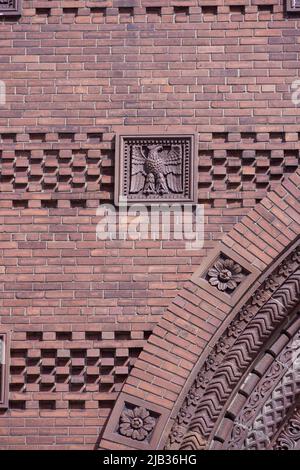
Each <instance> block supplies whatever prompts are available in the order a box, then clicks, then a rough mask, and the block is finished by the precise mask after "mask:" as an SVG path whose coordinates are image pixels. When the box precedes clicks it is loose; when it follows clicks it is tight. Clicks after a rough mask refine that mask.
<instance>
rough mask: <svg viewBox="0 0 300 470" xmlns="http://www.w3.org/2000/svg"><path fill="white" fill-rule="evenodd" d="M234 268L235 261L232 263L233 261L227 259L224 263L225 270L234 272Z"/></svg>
mask: <svg viewBox="0 0 300 470" xmlns="http://www.w3.org/2000/svg"><path fill="white" fill-rule="evenodd" d="M233 266H234V261H232V259H226V260H225V261H224V267H225V268H228V269H230V270H232V269H233Z"/></svg>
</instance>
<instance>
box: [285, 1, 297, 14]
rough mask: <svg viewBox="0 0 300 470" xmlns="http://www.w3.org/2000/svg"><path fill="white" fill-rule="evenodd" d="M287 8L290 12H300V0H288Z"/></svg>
mask: <svg viewBox="0 0 300 470" xmlns="http://www.w3.org/2000/svg"><path fill="white" fill-rule="evenodd" d="M286 9H287V11H288V12H290V13H300V0H287V2H286Z"/></svg>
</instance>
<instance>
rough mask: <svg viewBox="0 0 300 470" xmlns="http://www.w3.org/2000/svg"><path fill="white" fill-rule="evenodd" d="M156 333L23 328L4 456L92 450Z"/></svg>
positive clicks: (144, 328)
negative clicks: (51, 450)
mask: <svg viewBox="0 0 300 470" xmlns="http://www.w3.org/2000/svg"><path fill="white" fill-rule="evenodd" d="M151 330H152V325H151V324H146V323H145V324H144V325H138V324H136V327H135V328H132V329H130V330H129V329H128V328H126V326H125V325H122V324H111V323H110V324H109V323H106V324H105V323H102V324H101V325H99V323H96V324H93V323H90V324H89V325H87V324H85V325H84V326H83V325H81V324H78V323H77V324H76V325H72V327H70V325H69V324H66V325H59V326H58V327H57V328H56V329H54V328H53V326H52V325H51V324H49V326H48V327H46V326H45V325H43V326H40V327H38V326H37V325H36V326H27V327H26V326H24V327H18V328H17V331H15V332H14V333H13V341H12V344H11V349H10V355H11V364H10V394H9V398H10V401H9V411H8V416H7V412H5V410H3V411H0V423H1V425H0V430H1V431H0V435H1V440H0V442H1V449H6V448H14V447H17V448H19V449H22V448H28V446H29V447H30V448H35V447H38V448H44V447H45V448H51V447H52V446H55V448H70V449H71V448H77V446H78V448H93V445H94V444H95V442H96V439H97V437H98V433H99V429H100V428H101V426H102V425H103V424H104V423H105V420H106V418H107V416H108V415H109V413H110V411H111V409H112V407H113V405H114V402H115V399H116V397H117V395H118V392H119V391H120V389H121V388H122V385H123V382H124V380H125V378H126V377H127V375H128V373H129V372H130V370H131V368H132V366H133V365H134V362H135V360H136V358H137V357H138V355H139V353H140V351H141V350H142V348H143V345H144V343H145V341H146V340H147V338H148V337H149V335H150V333H151ZM8 420H9V421H8ZM7 423H9V426H7ZM79 427H80V428H81V429H79Z"/></svg>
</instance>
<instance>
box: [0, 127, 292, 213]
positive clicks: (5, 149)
mask: <svg viewBox="0 0 300 470" xmlns="http://www.w3.org/2000/svg"><path fill="white" fill-rule="evenodd" d="M198 138H199V145H200V148H199V152H198V180H199V182H198V200H199V202H200V203H202V204H205V205H206V206H207V208H208V207H213V208H221V207H222V208H223V207H224V210H226V208H229V207H232V208H233V207H235V208H237V207H245V208H248V207H251V206H253V205H254V204H255V203H257V202H259V201H260V200H261V199H262V198H263V197H264V196H265V195H266V193H267V191H269V190H272V189H273V188H274V187H275V186H276V185H278V184H279V183H281V182H282V181H283V178H284V175H287V174H289V173H293V172H294V171H295V170H296V169H297V167H298V165H299V148H300V144H299V135H298V133H297V132H294V133H291V132H264V133H261V132H242V133H238V132H234V133H233V132H213V133H203V132H200V133H199V137H198ZM114 155H115V142H114V140H113V134H111V133H108V132H105V131H104V130H103V129H98V131H96V130H94V132H93V133H89V132H86V133H82V134H79V133H75V132H59V133H58V132H57V133H46V132H43V133H41V132H40V133H37V132H32V133H28V134H22V133H2V134H1V138H0V165H1V175H0V189H1V192H2V193H13V196H12V195H11V194H10V196H9V199H11V198H13V199H18V196H20V193H22V195H21V199H22V201H23V204H24V205H28V203H26V202H25V201H26V200H28V199H31V198H34V197H35V198H36V196H33V193H36V192H39V199H40V200H41V199H44V200H48V199H53V205H52V207H53V206H55V205H57V202H56V203H55V202H54V201H55V200H56V201H57V199H58V198H57V197H56V196H55V195H56V194H58V193H59V194H60V193H66V192H71V193H72V196H70V195H67V194H65V199H66V200H71V199H74V201H75V202H74V203H73V205H76V194H77V195H78V198H77V199H78V200H79V201H80V199H81V202H78V204H79V205H80V206H81V207H86V204H87V200H88V199H91V196H90V193H92V194H95V195H94V196H92V198H93V199H94V201H95V203H94V205H95V206H96V205H97V204H98V203H99V201H100V200H101V201H104V200H105V201H107V202H112V198H113V189H114V187H113V183H114V176H113V173H114V165H115V163H114ZM40 191H42V192H43V196H42V197H40ZM24 193H26V196H25V195H24ZM96 193H97V194H96ZM82 194H86V195H85V196H83V197H82ZM97 200H98V203H97V202H96V201H97ZM35 203H36V204H38V198H36V201H35ZM41 204H42V202H41ZM45 204H46V203H45ZM65 204H67V203H65ZM92 204H93V203H92V202H91V201H89V205H90V207H91V205H92ZM16 205H17V204H16ZM208 214H209V213H208ZM216 214H217V213H216ZM224 220H225V219H224Z"/></svg>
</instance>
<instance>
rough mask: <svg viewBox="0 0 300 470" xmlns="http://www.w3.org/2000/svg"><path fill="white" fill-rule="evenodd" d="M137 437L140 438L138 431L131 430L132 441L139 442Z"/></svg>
mask: <svg viewBox="0 0 300 470" xmlns="http://www.w3.org/2000/svg"><path fill="white" fill-rule="evenodd" d="M139 436H140V430H139V429H133V430H132V436H131V437H132V439H136V440H140V439H139Z"/></svg>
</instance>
